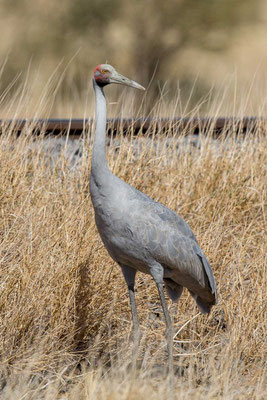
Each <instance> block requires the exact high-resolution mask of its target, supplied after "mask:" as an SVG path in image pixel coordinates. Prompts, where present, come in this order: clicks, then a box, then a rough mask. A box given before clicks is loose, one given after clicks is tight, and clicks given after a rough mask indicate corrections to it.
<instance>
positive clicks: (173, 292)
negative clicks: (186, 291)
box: [164, 278, 183, 303]
mask: <svg viewBox="0 0 267 400" xmlns="http://www.w3.org/2000/svg"><path fill="white" fill-rule="evenodd" d="M164 283H165V287H166V291H167V294H168V296H169V298H170V299H171V300H172V301H173V302H174V303H177V302H178V300H179V299H180V297H181V294H182V292H183V286H181V285H178V283H176V282H174V281H173V280H171V279H168V278H166V279H164Z"/></svg>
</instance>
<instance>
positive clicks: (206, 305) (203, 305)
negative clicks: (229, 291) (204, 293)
mask: <svg viewBox="0 0 267 400" xmlns="http://www.w3.org/2000/svg"><path fill="white" fill-rule="evenodd" d="M189 292H190V294H191V296H192V297H193V298H194V299H195V301H196V303H197V306H198V309H199V311H200V312H201V314H209V313H210V310H211V307H212V306H213V305H214V304H215V303H216V301H214V302H212V303H210V302H207V301H205V300H203V299H201V298H200V297H199V296H198V295H197V294H195V293H193V292H192V291H191V290H189Z"/></svg>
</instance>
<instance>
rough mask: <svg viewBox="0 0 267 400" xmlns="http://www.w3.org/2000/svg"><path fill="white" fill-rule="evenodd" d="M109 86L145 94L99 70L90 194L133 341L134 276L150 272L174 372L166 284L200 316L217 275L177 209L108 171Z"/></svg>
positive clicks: (106, 68) (212, 299)
mask: <svg viewBox="0 0 267 400" xmlns="http://www.w3.org/2000/svg"><path fill="white" fill-rule="evenodd" d="M110 83H117V84H121V85H126V86H130V87H133V88H136V89H141V90H145V89H144V88H143V87H142V86H141V85H139V84H138V83H136V82H134V81H132V80H130V79H128V78H126V77H124V76H123V75H121V74H119V73H118V72H117V71H116V70H115V69H114V68H113V67H112V66H111V65H108V64H101V65H98V66H97V67H96V68H95V70H94V77H93V87H94V91H95V102H96V127H95V137H94V145H93V153H92V166H91V175H90V193H91V198H92V202H93V206H94V211H95V221H96V226H97V229H98V232H99V234H100V236H101V239H102V241H103V243H104V246H105V247H106V249H107V251H108V253H109V254H110V256H111V257H112V258H113V260H115V261H116V262H117V263H118V264H119V266H120V267H121V270H122V273H123V276H124V278H125V281H126V283H127V285H128V290H129V299H130V307H131V312H132V322H133V337H134V342H135V343H136V342H138V341H139V323H138V316H137V311H136V304H135V294H134V285H135V276H136V272H137V271H140V272H143V273H145V274H150V275H151V276H152V277H153V279H154V281H155V283H156V285H157V288H158V292H159V297H160V301H161V305H162V308H163V313H164V318H165V323H166V339H167V350H168V365H169V372H170V373H171V374H173V345H172V341H173V328H172V322H171V318H170V315H169V311H168V307H167V303H166V300H165V296H164V289H163V285H164V286H165V288H166V291H167V295H168V296H169V297H170V299H171V300H172V301H173V302H177V301H178V299H179V298H180V296H181V294H182V291H183V288H184V287H185V288H187V289H188V290H189V292H190V293H191V295H192V296H193V298H194V299H195V301H196V303H197V306H198V308H199V310H200V312H201V313H209V312H210V310H211V307H212V306H213V305H214V304H215V303H216V300H217V291H216V284H215V280H214V276H213V273H212V270H211V267H210V265H209V262H208V261H207V259H206V257H205V255H204V254H203V252H202V250H201V248H200V247H199V245H198V242H197V240H196V238H195V236H194V234H193V232H192V231H191V229H190V228H189V226H188V225H187V223H186V222H185V221H184V220H183V219H182V218H181V217H180V216H179V215H177V214H176V213H175V212H174V211H172V210H170V209H169V208H167V207H166V206H164V205H163V204H161V203H158V202H156V201H154V200H152V199H151V198H150V197H148V196H147V195H145V194H144V193H142V192H140V191H139V190H137V189H135V188H134V187H132V186H130V185H128V184H127V183H126V182H124V181H122V180H121V179H119V178H118V177H117V176H115V175H114V174H112V172H111V171H110V170H109V168H108V164H107V159H106V149H105V137H106V100H105V95H104V90H103V89H104V87H105V86H106V85H108V84H110Z"/></svg>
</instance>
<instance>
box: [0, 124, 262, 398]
mask: <svg viewBox="0 0 267 400" xmlns="http://www.w3.org/2000/svg"><path fill="white" fill-rule="evenodd" d="M9 133H10V132H5V134H3V135H2V136H1V137H0V204H1V222H0V223H1V228H0V232H1V248H0V249H1V272H0V273H1V277H0V282H1V296H0V310H1V327H0V329H1V373H2V375H1V381H0V384H1V386H2V391H1V394H0V397H1V399H5V400H7V399H10V400H11V399H12V400H18V399H20V400H22V399H25V400H28V399H61V400H63V399H75V400H76V399H148V398H149V399H168V398H169V392H168V381H167V380H166V350H165V341H164V323H163V321H162V313H161V309H160V304H159V300H158V295H157V292H156V288H155V285H154V284H153V282H152V281H151V278H150V277H147V276H144V275H141V274H140V275H139V276H138V281H137V306H138V312H139V317H140V322H141V329H142V332H143V337H142V343H141V348H140V352H139V355H138V361H139V364H140V368H138V369H137V371H135V372H133V371H132V370H131V368H130V355H131V341H130V330H131V316H130V309H129V305H128V296H127V288H126V285H125V283H124V281H123V278H122V275H121V272H120V270H119V268H118V267H117V266H116V265H115V264H114V263H113V262H112V260H111V259H110V257H109V256H108V254H107V253H106V251H105V249H104V247H103V245H102V243H101V241H100V238H99V236H98V234H97V232H96V228H95V224H94V217H93V209H92V204H91V201H90V195H89V191H88V183H89V171H90V154H91V142H90V141H88V140H87V139H84V141H83V150H84V151H83V155H82V159H81V163H80V165H79V167H77V168H75V169H72V170H70V169H69V167H68V163H67V161H66V158H65V155H64V151H63V152H62V154H61V156H60V157H59V158H58V160H57V163H56V165H55V166H54V168H50V167H49V154H47V151H46V150H45V146H44V144H45V141H44V139H42V138H40V139H38V146H36V145H34V143H33V139H32V138H31V136H30V135H29V134H28V133H27V132H25V133H24V135H22V136H21V137H20V138H19V139H14V138H12V136H11V135H10V134H9ZM144 143H145V140H144V139H142V138H140V139H139V144H140V146H141V150H140V154H139V156H138V157H136V155H135V150H134V146H133V145H131V142H130V143H129V142H128V141H122V142H121V146H120V147H119V151H117V152H116V153H115V152H114V151H113V149H112V148H110V149H109V154H108V157H109V164H110V167H111V169H112V170H113V172H114V173H115V174H117V175H119V176H120V177H121V178H123V179H124V180H126V181H127V182H129V183H130V184H132V185H134V186H135V187H137V188H138V189H140V190H142V191H144V192H146V193H147V194H148V195H150V196H152V197H153V198H154V199H156V200H159V201H161V202H163V203H164V204H166V205H167V206H169V207H170V208H172V209H173V210H175V211H177V212H178V213H179V214H180V215H182V216H183V217H184V218H185V219H186V220H187V221H188V223H189V224H190V226H191V228H192V229H193V231H194V232H195V234H196V236H197V238H198V240H199V242H200V245H201V247H202V248H203V250H204V251H205V253H206V255H207V257H208V259H209V260H210V262H211V265H212V267H213V271H214V274H215V277H216V281H217V284H218V291H219V304H218V305H217V306H215V307H214V308H213V310H212V313H211V314H210V315H209V316H202V315H196V314H197V309H196V307H195V304H194V303H193V300H192V299H191V298H190V296H189V295H188V293H187V292H186V291H185V292H184V294H183V296H182V298H181V300H180V301H179V304H178V307H177V308H176V307H174V306H171V305H170V306H171V310H172V314H173V316H174V325H175V331H176V332H177V336H176V337H175V343H174V354H175V368H176V379H175V393H176V396H177V399H189V398H190V399H218V398H222V399H263V398H264V390H266V363H265V361H266V360H265V356H264V354H265V353H264V351H265V349H266V342H265V335H266V302H265V297H266V292H267V288H266V286H267V285H266V253H267V240H266V238H267V223H266V205H267V184H266V175H267V138H266V133H264V132H262V131H260V129H259V131H258V132H257V134H256V135H255V136H252V135H248V136H247V137H246V138H245V139H241V138H235V139H232V140H230V139H222V140H221V141H219V142H218V143H217V144H215V143H214V141H213V140H212V139H211V138H204V137H203V138H202V139H201V147H200V149H199V148H198V147H193V146H191V147H190V146H189V147H183V146H182V143H183V139H182V140H181V146H180V152H179V156H178V155H177V151H176V147H175V140H174V141H172V142H171V145H170V146H168V147H167V146H165V144H166V143H165V140H163V139H161V138H159V137H158V138H156V137H155V138H154V139H153V141H152V142H151V143H152V145H151V146H149V147H146V146H142V145H143V144H144ZM265 394H266V392H265Z"/></svg>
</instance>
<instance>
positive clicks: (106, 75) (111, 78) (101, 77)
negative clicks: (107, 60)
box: [94, 64, 145, 90]
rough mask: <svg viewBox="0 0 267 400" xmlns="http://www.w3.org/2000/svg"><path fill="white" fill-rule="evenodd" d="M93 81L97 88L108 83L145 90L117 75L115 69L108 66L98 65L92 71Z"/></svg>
mask: <svg viewBox="0 0 267 400" xmlns="http://www.w3.org/2000/svg"><path fill="white" fill-rule="evenodd" d="M94 79H95V81H96V83H97V84H98V86H105V85H108V84H109V83H117V84H120V85H125V86H130V87H133V88H135V89H141V90H145V88H144V87H143V86H141V85H139V83H137V82H135V81H132V80H131V79H129V78H126V77H125V76H123V75H121V74H119V73H118V72H117V71H116V70H115V68H113V67H112V66H111V65H109V64H99V65H97V67H96V68H95V70H94Z"/></svg>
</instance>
